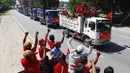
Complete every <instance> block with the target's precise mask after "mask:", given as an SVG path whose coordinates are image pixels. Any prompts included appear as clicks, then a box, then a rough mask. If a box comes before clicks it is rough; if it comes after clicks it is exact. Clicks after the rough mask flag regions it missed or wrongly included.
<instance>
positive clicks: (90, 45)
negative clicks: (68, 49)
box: [87, 40, 93, 56]
mask: <svg viewBox="0 0 130 73" xmlns="http://www.w3.org/2000/svg"><path fill="white" fill-rule="evenodd" d="M88 43H89V52H88V53H87V56H89V55H90V54H91V53H92V49H93V45H92V41H91V40H90V41H88Z"/></svg>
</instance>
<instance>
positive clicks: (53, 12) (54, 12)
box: [49, 11, 58, 17]
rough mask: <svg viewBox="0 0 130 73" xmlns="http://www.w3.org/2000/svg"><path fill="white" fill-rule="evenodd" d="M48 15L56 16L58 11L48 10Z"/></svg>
mask: <svg viewBox="0 0 130 73" xmlns="http://www.w3.org/2000/svg"><path fill="white" fill-rule="evenodd" d="M49 15H50V16H51V17H58V11H50V12H49Z"/></svg>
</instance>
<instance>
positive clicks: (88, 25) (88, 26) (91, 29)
mask: <svg viewBox="0 0 130 73" xmlns="http://www.w3.org/2000/svg"><path fill="white" fill-rule="evenodd" d="M83 33H84V34H85V35H87V36H89V37H90V38H92V39H94V38H95V22H92V21H88V20H85V22H84V29H83Z"/></svg>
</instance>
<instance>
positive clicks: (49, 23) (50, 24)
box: [46, 22, 58, 26]
mask: <svg viewBox="0 0 130 73" xmlns="http://www.w3.org/2000/svg"><path fill="white" fill-rule="evenodd" d="M46 24H47V25H48V26H58V22H55V23H51V22H47V23H46Z"/></svg>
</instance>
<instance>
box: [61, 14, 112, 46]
mask: <svg viewBox="0 0 130 73" xmlns="http://www.w3.org/2000/svg"><path fill="white" fill-rule="evenodd" d="M59 17H60V18H59V19H60V20H59V21H60V26H61V27H63V28H64V29H65V36H66V37H67V38H69V36H70V35H72V34H73V33H74V32H78V33H79V35H78V36H77V38H78V39H80V40H81V41H83V43H84V44H85V45H86V46H88V41H89V40H92V44H93V45H97V46H98V45H103V44H107V43H109V42H110V39H111V27H110V20H109V19H107V18H102V17H89V18H85V17H81V16H79V17H78V18H70V17H67V16H65V15H61V14H60V15H59Z"/></svg>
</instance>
